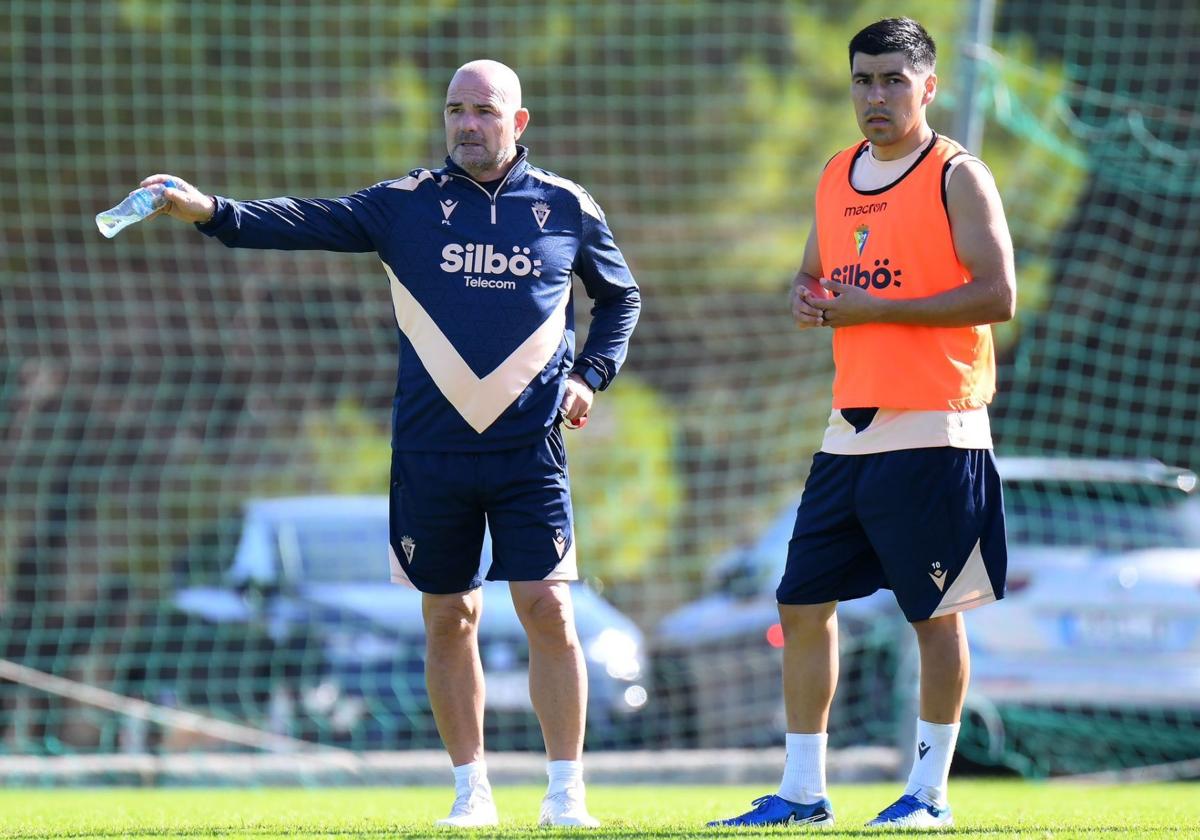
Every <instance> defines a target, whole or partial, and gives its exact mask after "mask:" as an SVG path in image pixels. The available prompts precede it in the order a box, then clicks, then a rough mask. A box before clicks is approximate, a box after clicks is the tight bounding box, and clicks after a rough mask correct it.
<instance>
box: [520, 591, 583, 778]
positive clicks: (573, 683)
mask: <svg viewBox="0 0 1200 840" xmlns="http://www.w3.org/2000/svg"><path fill="white" fill-rule="evenodd" d="M509 589H510V590H511V591H512V599H513V606H514V607H516V610H517V615H518V616H519V617H520V619H521V624H523V625H524V627H525V633H526V635H527V636H528V637H529V696H530V699H531V700H532V701H533V710H534V711H535V712H536V713H537V716H538V721H539V722H540V723H541V725H542V738H543V739H544V740H545V742H546V754H547V756H548V757H549V759H550V760H551V761H579V760H580V759H581V758H582V757H583V730H584V719H585V715H586V710H587V668H586V666H585V664H584V661H583V649H582V647H581V646H580V644H579V636H578V635H577V634H576V632H575V613H574V610H573V609H572V606H571V590H570V589H569V588H568V586H567V583H566V581H561V580H556V581H548V580H533V581H512V582H511V583H510V584H509Z"/></svg>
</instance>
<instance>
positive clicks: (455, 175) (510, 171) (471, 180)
mask: <svg viewBox="0 0 1200 840" xmlns="http://www.w3.org/2000/svg"><path fill="white" fill-rule="evenodd" d="M518 163H520V159H518V160H516V161H514V162H513V165H512V166H510V167H509V168H508V172H506V173H504V177H503V178H502V179H500V183H499V184H497V185H496V192H495V194H492V193H490V192H488V191H487V190H485V189H484V188H483V187H482V186H481V185H480V183H479V182H478V181H476V180H475V179H474V178H471V177H468V176H466V175H459V174H458V173H456V172H449V173H447V174H448V175H449V176H450V177H451V178H458V179H459V180H460V181H466V182H467V183H469V184H472V185H473V186H474V187H475V188H476V189H478V190H479V191H480V192H481V193H483V194H484V195H486V196H487V197H488V202H490V203H491V205H492V224H496V198H497V197H499V195H500V190H502V189H504V185H505V184H507V183H508V177H509V176H510V175H512V174H513V170H514V169H516V168H517V164H518Z"/></svg>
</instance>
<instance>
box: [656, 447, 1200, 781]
mask: <svg viewBox="0 0 1200 840" xmlns="http://www.w3.org/2000/svg"><path fill="white" fill-rule="evenodd" d="M997 466H998V469H999V471H1000V475H1001V478H1002V480H1003V482H1004V492H1005V507H1006V514H1007V517H1006V519H1007V530H1008V546H1009V565H1008V593H1007V597H1006V598H1005V599H1004V600H1002V601H1001V602H999V603H998V604H994V605H989V606H987V607H985V608H983V609H979V610H973V611H971V612H969V613H968V614H967V626H968V637H969V639H970V645H971V665H972V668H971V670H972V673H971V692H970V695H969V697H968V703H967V711H966V713H965V716H964V728H963V732H962V735H961V736H960V740H959V753H960V755H962V756H963V757H964V758H965V759H967V760H968V761H970V762H973V763H976V764H980V765H988V766H1005V767H1010V768H1012V769H1015V770H1018V771H1020V772H1023V773H1026V774H1029V775H1046V774H1049V773H1066V772H1083V771H1086V770H1093V769H1102V768H1106V767H1116V766H1122V767H1123V766H1136V765H1138V764H1143V763H1161V762H1166V761H1171V760H1175V759H1176V758H1179V759H1182V758H1194V757H1196V756H1197V755H1200V507H1198V506H1197V502H1196V500H1194V499H1189V494H1190V493H1191V492H1192V491H1193V490H1194V489H1195V486H1196V476H1195V474H1194V473H1192V472H1190V471H1188V470H1183V469H1176V468H1170V467H1165V466H1163V465H1162V464H1161V463H1159V462H1157V461H1150V460H1143V461H1122V460H1092V459H1076V458H1013V457H1008V458H1004V457H1002V458H998V459H997ZM798 504H799V498H796V499H795V500H794V501H793V502H792V503H790V504H788V505H787V506H786V507H784V509H783V510H781V511H780V512H779V513H778V515H777V516H776V517H775V518H773V519H772V520H771V522H770V523H769V524H768V525H767V526H766V528H765V529H764V530H763V533H762V536H761V537H759V538H758V539H757V540H756V541H754V542H753V543H752V544H751V545H749V546H745V547H742V548H740V549H738V550H737V551H735V552H732V553H730V554H729V555H726V556H725V557H723V558H721V559H719V560H718V561H717V562H716V563H715V564H714V567H713V573H712V578H713V580H712V587H711V588H712V591H711V592H710V593H709V594H707V595H705V596H704V597H702V598H700V599H698V600H696V601H694V602H692V603H690V604H686V605H684V606H683V607H681V608H680V609H678V610H676V611H675V612H673V613H671V614H669V615H667V616H665V617H664V618H663V619H662V621H661V622H660V623H659V625H658V628H657V630H656V632H655V635H654V641H653V644H652V660H653V661H654V671H655V675H656V688H657V690H658V691H660V692H661V696H660V697H659V702H658V705H659V707H660V709H665V710H672V711H678V712H679V713H677V714H675V715H674V717H673V718H672V720H674V721H676V722H675V724H674V727H673V729H668V731H667V732H666V735H665V737H664V739H663V740H664V742H666V743H668V744H670V743H679V744H699V745H703V746H711V747H718V746H746V745H753V744H773V743H778V740H779V733H780V732H782V731H783V730H782V728H781V727H782V724H783V716H782V699H781V693H780V684H779V679H780V652H779V650H778V649H777V648H778V646H779V645H780V644H781V641H782V639H781V635H780V634H779V633H778V625H777V622H778V615H777V612H776V606H775V594H774V593H775V587H776V585H777V584H778V582H779V578H780V576H781V574H782V573H783V567H784V563H785V561H786V558H787V542H788V539H789V538H790V537H791V532H792V524H793V521H794V519H795V510H796V506H797V505H798ZM838 615H839V624H840V631H841V632H840V640H839V641H840V647H841V653H842V669H841V677H840V680H839V686H838V694H837V697H836V698H835V701H834V708H833V712H832V718H831V723H830V738H831V743H840V744H843V745H844V744H864V743H874V744H881V743H903V742H904V741H905V736H904V735H903V734H902V727H905V726H907V725H908V723H909V721H907V720H904V719H903V718H904V717H906V716H907V715H908V714H909V713H910V712H915V708H916V706H915V696H913V695H912V694H911V693H910V692H911V691H915V688H916V680H915V674H914V673H913V671H912V668H913V667H914V664H915V663H914V660H913V657H912V653H913V651H912V644H911V640H912V633H911V632H910V631H909V630H908V629H907V628H906V627H904V626H903V625H904V620H903V617H902V615H901V614H900V611H899V609H898V607H896V604H895V601H894V599H893V598H892V595H891V593H890V592H887V591H886V590H885V591H880V592H876V593H875V594H874V595H872V596H870V597H868V598H864V599H859V600H855V601H846V602H843V603H842V604H840V605H839V607H838ZM901 670H903V671H904V673H903V674H901V675H900V676H899V678H897V672H898V671H901ZM679 721H683V722H679Z"/></svg>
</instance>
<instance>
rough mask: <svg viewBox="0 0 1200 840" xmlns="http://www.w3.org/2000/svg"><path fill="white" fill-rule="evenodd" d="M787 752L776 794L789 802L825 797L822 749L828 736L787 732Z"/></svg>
mask: <svg viewBox="0 0 1200 840" xmlns="http://www.w3.org/2000/svg"><path fill="white" fill-rule="evenodd" d="M785 742H786V744H787V755H786V758H785V759H784V763H783V779H782V780H781V781H780V783H779V795H780V796H782V797H783V798H784V799H786V800H788V801H789V802H801V803H804V804H806V805H810V804H812V803H814V802H819V801H820V800H822V799H824V798H825V796H826V791H825V752H826V747H827V745H828V743H829V735H828V734H827V733H825V732H813V733H801V732H788V733H787V734H786V736H785Z"/></svg>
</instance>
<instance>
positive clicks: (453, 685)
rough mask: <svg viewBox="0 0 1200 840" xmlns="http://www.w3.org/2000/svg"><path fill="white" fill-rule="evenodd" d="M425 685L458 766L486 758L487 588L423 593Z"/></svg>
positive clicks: (444, 738) (435, 717)
mask: <svg viewBox="0 0 1200 840" xmlns="http://www.w3.org/2000/svg"><path fill="white" fill-rule="evenodd" d="M421 605H422V610H423V612H424V615H425V640H426V641H425V685H426V687H427V688H428V690H429V702H430V705H431V706H432V707H433V718H434V720H435V721H436V722H437V728H438V734H439V735H441V736H442V743H443V744H445V745H446V752H448V753H450V762H451V763H452V764H453V765H454V766H455V767H458V766H460V765H463V764H470V763H471V762H473V761H479V760H480V759H481V758H483V698H484V686H483V665H482V663H481V662H480V659H479V615H480V613H481V612H482V611H483V592H482V591H481V590H479V589H473V590H471V591H470V592H459V593H456V594H454V595H429V594H426V595H424V596H423V597H422V603H421Z"/></svg>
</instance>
